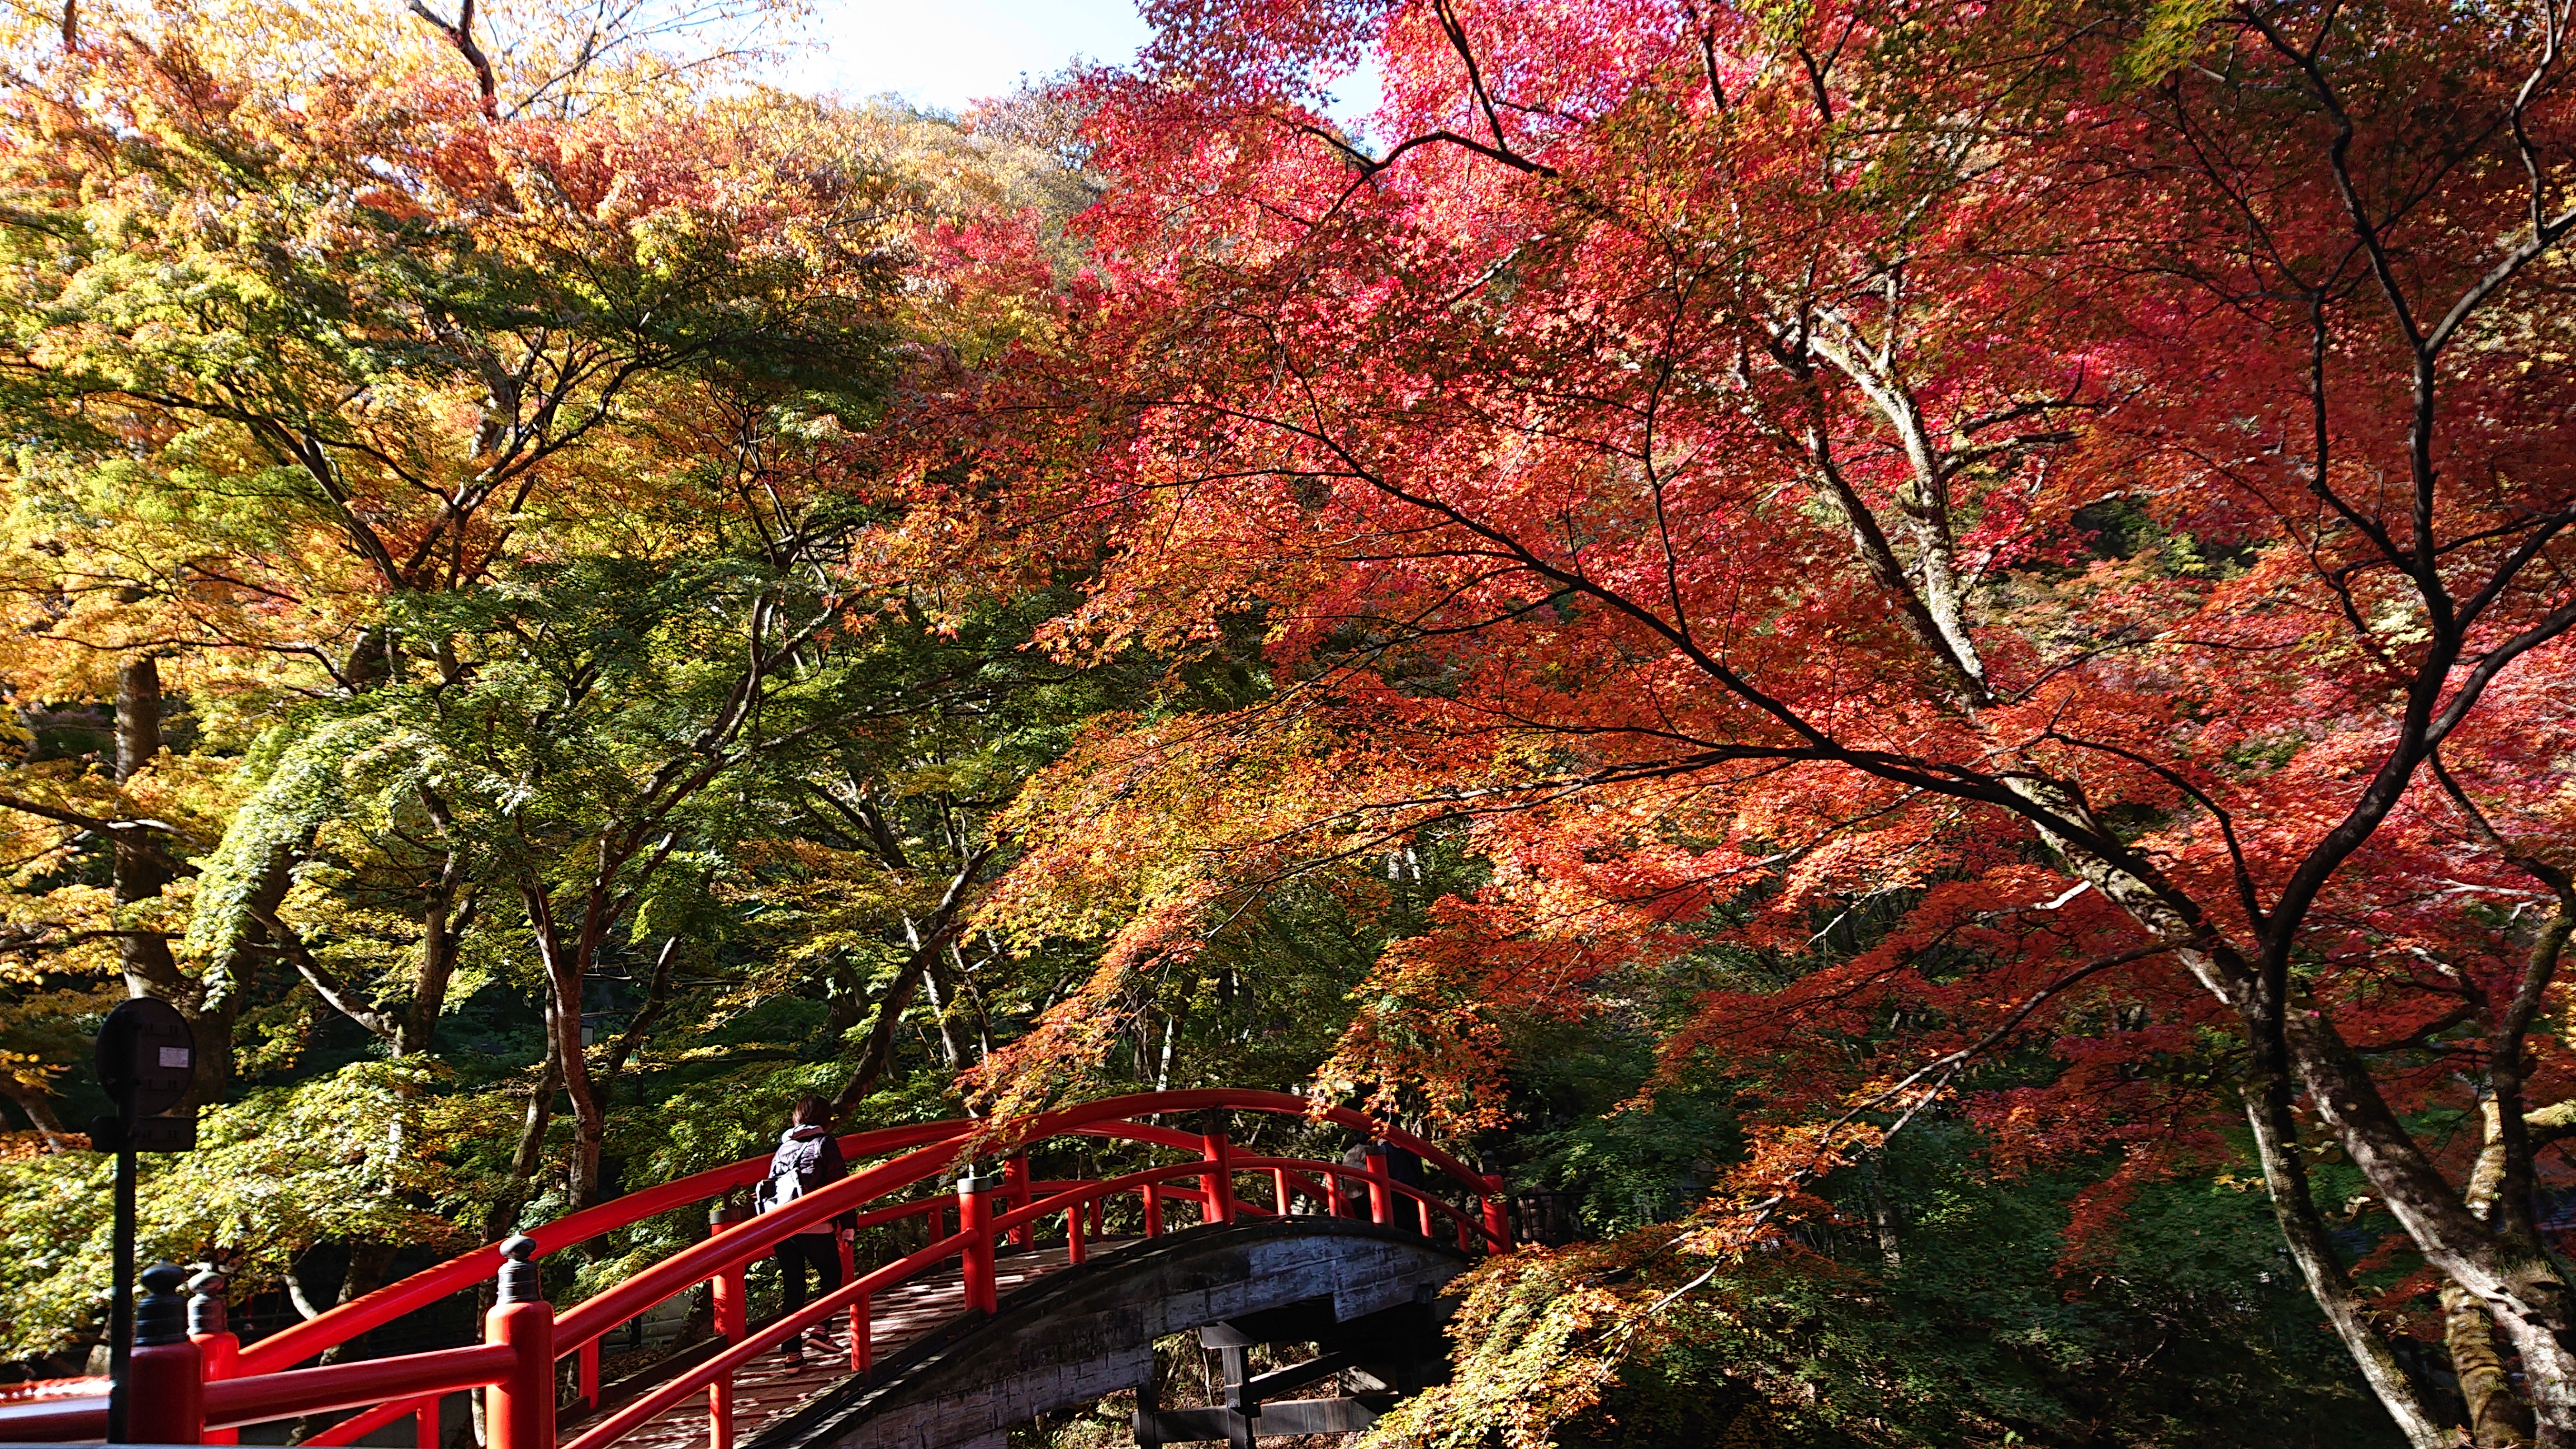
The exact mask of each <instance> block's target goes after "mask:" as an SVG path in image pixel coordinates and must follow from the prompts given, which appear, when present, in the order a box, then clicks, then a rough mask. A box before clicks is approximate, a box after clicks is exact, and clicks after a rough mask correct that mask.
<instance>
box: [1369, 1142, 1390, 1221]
mask: <svg viewBox="0 0 2576 1449" xmlns="http://www.w3.org/2000/svg"><path fill="white" fill-rule="evenodd" d="M1365 1160H1366V1161H1367V1163H1368V1195H1369V1221H1370V1222H1373V1223H1375V1224H1377V1225H1378V1226H1379V1227H1382V1228H1383V1227H1389V1226H1392V1225H1393V1224H1394V1222H1395V1202H1394V1199H1395V1189H1394V1185H1393V1184H1394V1179H1393V1178H1391V1177H1390V1176H1388V1174H1387V1167H1386V1149H1385V1148H1383V1147H1376V1146H1372V1147H1370V1148H1369V1149H1368V1151H1367V1153H1366V1154H1365Z"/></svg>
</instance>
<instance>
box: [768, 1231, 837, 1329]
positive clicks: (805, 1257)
mask: <svg viewBox="0 0 2576 1449" xmlns="http://www.w3.org/2000/svg"><path fill="white" fill-rule="evenodd" d="M808 1264H810V1265H812V1267H813V1269H814V1273H815V1276H817V1277H819V1278H821V1279H822V1280H823V1286H822V1287H821V1288H820V1289H818V1290H816V1291H817V1292H818V1293H829V1292H831V1291H832V1290H833V1289H835V1288H838V1287H840V1286H841V1238H840V1235H839V1234H838V1233H798V1234H797V1235H796V1236H794V1237H792V1238H788V1239H786V1240H784V1241H782V1242H781V1243H779V1245H778V1277H779V1281H780V1284H781V1286H782V1287H783V1288H784V1290H785V1297H783V1298H781V1299H780V1300H779V1302H780V1309H781V1311H782V1312H787V1313H793V1312H795V1311H796V1310H797V1309H799V1308H802V1307H804V1306H805V1269H806V1266H807V1265H808Z"/></svg>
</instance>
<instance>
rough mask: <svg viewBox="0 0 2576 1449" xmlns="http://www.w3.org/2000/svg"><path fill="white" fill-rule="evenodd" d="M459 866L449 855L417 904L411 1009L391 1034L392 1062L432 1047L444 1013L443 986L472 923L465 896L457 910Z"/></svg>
mask: <svg viewBox="0 0 2576 1449" xmlns="http://www.w3.org/2000/svg"><path fill="white" fill-rule="evenodd" d="M461 864H462V861H461V857H460V856H458V855H457V854H456V853H454V852H450V853H449V854H448V857H447V863H446V865H445V867H444V868H443V869H442V870H441V871H440V872H439V878H438V882H437V884H435V885H433V886H431V887H430V888H429V892H428V898H427V899H426V900H424V901H423V902H422V903H421V911H420V927H421V930H420V971H419V974H418V976H417V977H416V978H415V979H414V981H413V983H412V990H411V1004H410V1005H409V1006H408V1007H407V1008H405V1009H404V1011H403V1014H402V1020H401V1022H400V1024H399V1025H398V1026H397V1027H396V1029H395V1033H394V1044H393V1050H394V1055H395V1056H398V1057H407V1056H416V1055H420V1054H422V1053H425V1052H427V1051H429V1050H430V1048H431V1047H432V1046H433V1045H435V1044H436V1042H437V1039H438V1018H439V1015H440V1013H442V1012H444V1011H445V1010H446V1009H447V984H448V982H450V981H452V980H454V979H455V977H456V959H457V954H458V952H459V950H460V949H461V948H462V946H463V945H464V941H465V928H466V927H468V926H470V925H472V924H473V922H474V898H473V897H472V896H470V895H469V896H467V897H465V901H464V904H463V905H461V906H460V905H458V904H457V881H458V876H459V872H460V869H461Z"/></svg>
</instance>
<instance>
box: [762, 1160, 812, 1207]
mask: <svg viewBox="0 0 2576 1449" xmlns="http://www.w3.org/2000/svg"><path fill="white" fill-rule="evenodd" d="M804 1195H805V1175H804V1174H803V1173H801V1172H798V1171H797V1170H796V1169H795V1168H794V1167H784V1168H780V1169H779V1170H778V1171H777V1172H776V1173H774V1174H772V1175H771V1176H770V1177H768V1178H767V1179H765V1180H764V1181H762V1183H761V1184H760V1187H759V1189H758V1190H757V1191H755V1192H754V1193H753V1194H752V1202H753V1205H754V1206H755V1207H756V1208H757V1209H758V1210H759V1211H761V1212H765V1213H769V1212H776V1211H778V1210H779V1209H780V1208H783V1207H785V1206H787V1205H788V1204H789V1203H791V1202H794V1201H796V1199H798V1198H800V1197H803V1196H804Z"/></svg>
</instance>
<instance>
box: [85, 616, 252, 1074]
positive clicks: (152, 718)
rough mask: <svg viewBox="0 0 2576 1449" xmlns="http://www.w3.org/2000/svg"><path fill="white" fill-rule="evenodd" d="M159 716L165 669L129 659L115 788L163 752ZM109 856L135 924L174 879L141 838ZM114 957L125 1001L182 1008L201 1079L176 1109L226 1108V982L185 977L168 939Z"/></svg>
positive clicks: (230, 1004)
mask: <svg viewBox="0 0 2576 1449" xmlns="http://www.w3.org/2000/svg"><path fill="white" fill-rule="evenodd" d="M161 715H162V700H161V665H160V662H159V661H158V660H155V659H154V658H153V657H152V656H151V655H149V654H136V655H134V656H132V657H130V658H128V659H126V660H125V661H124V662H123V663H122V664H120V665H119V666H118V667H117V671H116V778H117V781H118V783H120V784H122V783H124V782H125V781H128V780H131V779H133V778H134V777H135V775H137V774H138V773H140V772H141V771H143V770H144V769H146V768H147V767H149V766H150V765H151V763H152V761H153V758H154V757H155V756H157V755H159V754H160V753H161ZM112 852H113V861H112V864H111V865H110V867H109V871H110V877H109V882H108V885H109V890H108V894H109V896H110V898H111V899H112V900H113V901H114V902H115V903H116V907H117V916H118V918H119V921H120V923H123V922H126V921H130V920H131V919H132V918H133V914H132V912H131V911H130V910H129V909H128V908H130V907H134V906H140V905H144V904H146V903H148V902H152V901H157V900H159V899H160V898H161V888H162V887H163V886H166V885H168V884H169V883H170V882H171V880H172V879H173V878H174V876H173V873H172V872H171V870H170V867H169V865H168V864H167V862H166V861H165V859H164V857H163V856H162V855H161V853H160V852H159V851H158V850H157V849H153V848H150V847H149V846H148V844H147V842H146V840H145V839H144V837H142V836H140V835H136V836H133V837H132V838H131V839H129V838H127V836H126V834H125V833H124V832H119V833H118V838H117V840H116V842H115V844H114V846H113V848H112ZM282 893H283V890H282V884H281V894H282ZM116 954H117V964H118V965H119V967H120V968H121V969H122V970H123V971H124V974H125V994H126V995H128V996H152V997H158V998H160V999H161V1000H163V1001H166V1002H168V1003H170V1004H171V1005H172V1006H174V1007H177V1008H178V1009H179V1014H180V1015H182V1016H184V1017H186V1018H187V1021H188V1026H189V1030H190V1031H191V1033H192V1034H193V1035H194V1036H195V1037H196V1044H197V1050H196V1077H195V1079H194V1080H193V1081H191V1082H190V1083H189V1085H188V1096H187V1098H186V1100H185V1101H184V1102H182V1103H181V1104H180V1105H179V1107H178V1108H176V1109H175V1110H177V1111H180V1112H188V1111H192V1110H194V1109H195V1108H197V1107H200V1106H204V1105H206V1104H208V1103H212V1102H221V1101H222V1100H223V1099H224V1094H225V1091H226V1089H227V1088H228V1087H229V1086H230V1085H231V1083H232V1065H233V1015H234V1012H235V1010H236V1005H235V1001H234V997H233V993H232V992H231V991H229V990H225V989H221V986H222V983H221V982H219V981H216V980H214V979H213V978H212V977H210V978H209V980H208V981H205V982H199V981H192V980H190V979H189V978H188V977H187V976H185V975H183V974H181V972H180V970H179V963H178V962H177V961H176V960H175V959H174V958H173V957H172V956H171V954H170V942H169V940H168V939H167V938H166V937H163V936H159V935H150V934H135V935H124V936H119V937H117V938H116Z"/></svg>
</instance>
